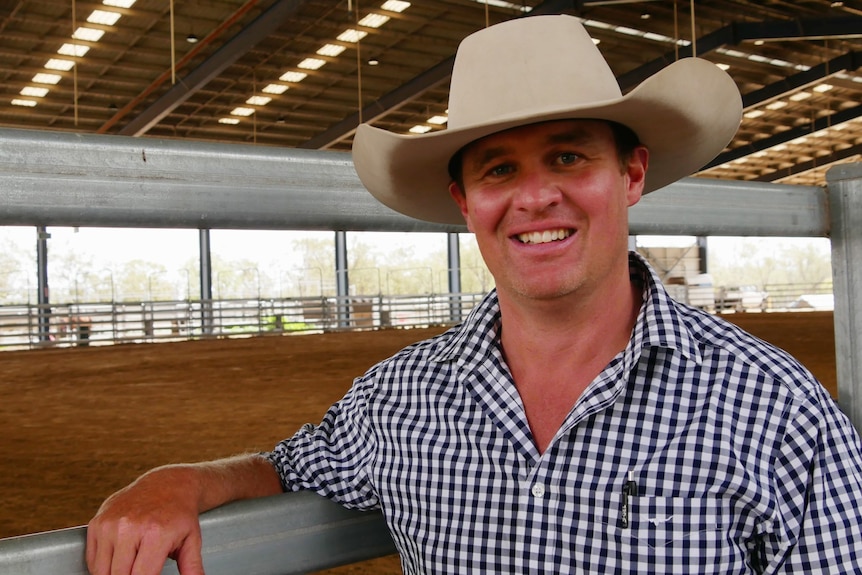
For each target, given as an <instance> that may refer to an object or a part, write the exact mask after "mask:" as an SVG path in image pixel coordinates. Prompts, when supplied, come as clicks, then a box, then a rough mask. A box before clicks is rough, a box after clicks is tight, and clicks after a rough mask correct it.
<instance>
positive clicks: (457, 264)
mask: <svg viewBox="0 0 862 575" xmlns="http://www.w3.org/2000/svg"><path fill="white" fill-rule="evenodd" d="M446 260H447V261H448V266H447V267H448V269H449V293H450V294H452V300H451V301H450V302H449V319H450V320H451V321H453V322H459V321H461V296H460V295H458V294H460V293H461V249H460V243H459V241H458V234H456V233H448V234H446Z"/></svg>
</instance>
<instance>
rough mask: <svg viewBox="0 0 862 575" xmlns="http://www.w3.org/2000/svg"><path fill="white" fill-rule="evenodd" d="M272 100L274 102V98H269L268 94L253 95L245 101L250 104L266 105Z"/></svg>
mask: <svg viewBox="0 0 862 575" xmlns="http://www.w3.org/2000/svg"><path fill="white" fill-rule="evenodd" d="M270 102H272V98H269V97H267V96H252V97H251V98H249V99H248V100H246V101H245V103H246V104H249V105H250V106H266V105H267V104H269V103H270Z"/></svg>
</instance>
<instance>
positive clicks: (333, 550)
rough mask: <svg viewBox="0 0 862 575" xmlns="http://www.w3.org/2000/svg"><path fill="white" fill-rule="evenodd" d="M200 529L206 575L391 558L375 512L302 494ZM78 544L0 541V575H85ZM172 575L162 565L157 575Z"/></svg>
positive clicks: (218, 516)
mask: <svg viewBox="0 0 862 575" xmlns="http://www.w3.org/2000/svg"><path fill="white" fill-rule="evenodd" d="M200 522H201V533H202V536H203V550H202V554H203V561H204V569H205V570H206V572H207V575H237V574H238V573H254V574H255V575H293V574H300V573H308V572H309V571H317V570H321V569H329V568H331V567H337V566H339V565H347V564H349V563H356V562H357V561H364V560H367V559H374V558H377V557H384V556H386V555H391V554H393V553H395V552H396V550H395V545H394V543H393V542H392V538H391V537H390V535H389V531H388V529H387V528H386V523H385V522H384V520H383V517H382V515H381V514H380V513H379V512H376V511H375V512H361V511H350V510H347V509H345V508H344V507H342V506H340V505H338V504H337V503H333V502H331V501H329V500H328V499H324V498H322V497H320V496H319V495H316V494H314V493H311V492H308V491H306V492H298V493H285V494H283V495H275V496H272V497H263V498H260V499H254V500H247V501H242V502H236V503H230V504H228V505H225V506H223V507H219V508H217V509H213V510H212V511H208V512H206V513H204V514H203V515H201V520H200ZM86 540H87V532H86V528H85V527H74V528H71V529H61V530H58V531H48V532H45V533H37V534H34V535H22V536H20V537H9V538H6V539H0V574H2V575H89V572H88V571H87V565H86V563H85V560H84V551H85V549H84V545H85V543H86ZM273 549H278V553H272V552H271V551H272V550H273ZM176 573H177V568H176V564H175V563H174V562H173V560H168V562H167V563H166V564H165V568H164V569H163V570H162V574H163V575H168V574H176Z"/></svg>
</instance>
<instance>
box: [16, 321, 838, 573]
mask: <svg viewBox="0 0 862 575" xmlns="http://www.w3.org/2000/svg"><path fill="white" fill-rule="evenodd" d="M725 317H726V318H727V319H730V320H732V321H734V322H736V323H738V324H740V325H742V326H743V327H744V328H745V329H748V330H749V331H750V332H752V333H754V334H755V335H757V336H759V337H761V338H762V339H765V340H767V341H769V342H771V343H774V344H775V345H777V346H779V347H782V348H784V349H786V350H788V351H790V352H791V353H793V354H794V355H795V356H796V357H797V358H799V359H800V361H801V362H802V363H803V364H805V365H806V366H807V367H808V368H809V369H810V370H811V371H812V372H813V373H814V374H815V375H816V376H817V377H818V378H819V379H820V380H821V381H822V382H823V384H824V385H825V386H826V387H827V389H829V390H830V392H831V393H832V394H833V395H834V394H835V386H836V382H835V341H834V332H833V325H832V314H831V313H822V312H811V313H796V314H777V313H775V314H771V313H769V314H760V313H756V314H738V315H733V314H731V315H727V316H725ZM441 331H442V328H433V329H412V330H384V331H374V332H359V333H333V334H324V335H306V336H281V337H280V336H266V337H257V338H250V339H232V340H210V341H190V342H182V343H160V344H128V345H120V346H111V347H90V348H75V349H46V350H38V351H22V352H0V438H2V440H0V492H2V494H3V495H2V497H0V538H2V537H10V536H15V535H21V534H25V533H35V532H39V531H47V530H52V529H59V528H63V527H70V526H76V525H82V524H84V523H86V522H87V521H88V520H89V518H90V517H91V516H92V514H93V513H94V512H95V510H96V509H97V508H98V506H99V504H100V503H101V501H102V500H103V499H104V498H105V497H106V496H108V495H109V494H110V493H112V492H113V491H115V490H116V489H119V488H120V487H122V486H124V485H125V484H127V483H128V482H130V481H131V480H133V479H134V478H135V477H137V476H138V475H139V474H140V473H142V472H143V471H145V470H147V469H149V468H151V467H154V466H157V465H162V464H165V463H171V462H180V461H199V460H206V459H213V458H217V457H224V456H227V455H232V454H235V453H241V452H247V451H262V450H268V449H270V448H271V447H272V446H273V445H274V444H275V443H276V442H278V441H279V440H280V439H282V438H283V437H286V436H288V435H290V434H292V433H293V431H294V430H295V429H296V428H297V427H299V426H300V425H302V424H303V423H305V422H307V421H312V422H317V421H319V419H320V417H321V416H322V415H323V413H324V411H325V410H326V408H327V407H328V406H329V405H330V404H331V403H332V402H334V401H336V400H337V399H339V398H340V397H341V396H342V395H343V394H344V392H345V391H346V390H347V388H348V387H349V386H350V383H351V381H352V379H353V377H355V376H357V375H361V374H362V373H363V372H364V371H365V370H366V369H367V368H368V367H370V366H371V365H372V364H373V363H375V362H376V361H378V360H380V359H383V358H385V357H387V356H389V355H391V354H392V353H393V352H395V351H397V350H398V349H400V348H402V347H403V346H405V345H407V344H409V343H411V342H413V341H416V340H418V339H422V338H425V337H428V336H431V335H434V334H436V333H439V332H441ZM326 573H357V574H371V573H374V574H376V575H388V574H390V573H400V568H399V566H398V561H397V558H395V557H387V558H382V559H378V560H374V561H370V562H365V563H359V564H355V565H351V566H346V567H342V568H339V569H334V570H330V571H327V572H326Z"/></svg>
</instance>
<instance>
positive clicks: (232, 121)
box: [218, 118, 239, 126]
mask: <svg viewBox="0 0 862 575" xmlns="http://www.w3.org/2000/svg"><path fill="white" fill-rule="evenodd" d="M218 123H219V124H230V125H231V126H235V125H237V124H239V120H237V119H236V118H219V121H218Z"/></svg>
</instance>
